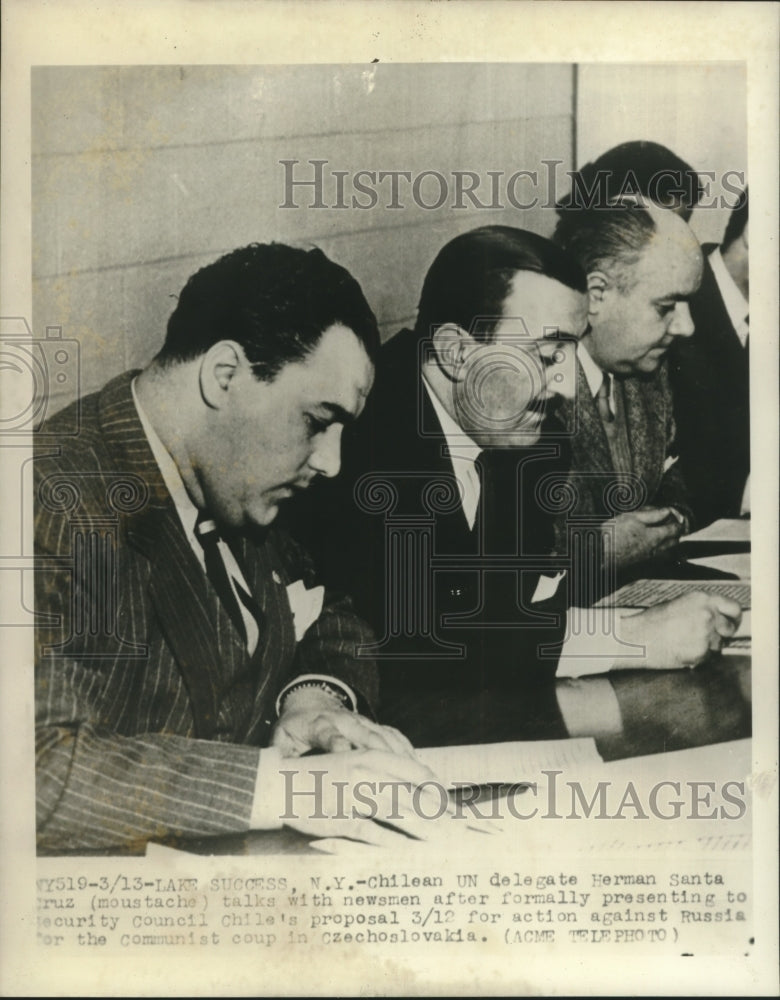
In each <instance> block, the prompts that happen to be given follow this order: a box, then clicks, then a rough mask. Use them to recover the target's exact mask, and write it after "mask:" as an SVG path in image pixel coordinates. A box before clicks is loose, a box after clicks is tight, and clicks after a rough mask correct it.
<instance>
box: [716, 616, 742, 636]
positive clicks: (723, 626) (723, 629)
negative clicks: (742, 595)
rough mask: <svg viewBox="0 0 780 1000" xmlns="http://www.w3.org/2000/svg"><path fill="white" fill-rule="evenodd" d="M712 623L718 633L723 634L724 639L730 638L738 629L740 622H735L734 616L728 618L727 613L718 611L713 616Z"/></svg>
mask: <svg viewBox="0 0 780 1000" xmlns="http://www.w3.org/2000/svg"><path fill="white" fill-rule="evenodd" d="M712 624H713V626H714V628H715V631H716V632H717V633H718V635H720V636H722V637H723V638H724V639H730V638H731V637H732V635H734V633H735V632H736V631H737V626H738V625H739V622H735V621H734V619H733V618H727V617H726V616H725V615H722V614H720V613H719V612H717V611H716V612H715V615H714V616H713V622H712Z"/></svg>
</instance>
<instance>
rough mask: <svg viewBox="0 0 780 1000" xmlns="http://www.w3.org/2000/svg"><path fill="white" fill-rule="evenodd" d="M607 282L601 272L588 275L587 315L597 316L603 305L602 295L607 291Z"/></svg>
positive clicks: (592, 272)
mask: <svg viewBox="0 0 780 1000" xmlns="http://www.w3.org/2000/svg"><path fill="white" fill-rule="evenodd" d="M609 287H610V285H609V280H608V278H607V276H606V274H604V272H603V271H591V272H590V273H589V274H588V315H589V316H597V315H598V314H599V312H600V311H601V308H602V305H603V303H604V294H605V293H606V292H607V290H608V289H609Z"/></svg>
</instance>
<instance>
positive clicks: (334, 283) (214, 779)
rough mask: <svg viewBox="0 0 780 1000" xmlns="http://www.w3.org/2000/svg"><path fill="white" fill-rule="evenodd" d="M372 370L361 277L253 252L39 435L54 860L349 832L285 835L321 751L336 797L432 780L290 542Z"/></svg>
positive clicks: (335, 461) (45, 755) (311, 254)
mask: <svg viewBox="0 0 780 1000" xmlns="http://www.w3.org/2000/svg"><path fill="white" fill-rule="evenodd" d="M377 348H378V332H377V329H376V322H375V320H374V317H373V314H372V313H371V310H370V308H369V307H368V304H367V303H366V301H365V299H364V297H363V295H362V292H361V290H360V287H359V286H358V284H357V282H356V281H355V280H354V279H353V278H352V277H351V276H350V275H349V274H348V273H347V272H346V271H345V270H344V269H343V268H341V267H339V266H338V265H336V264H334V263H332V262H331V261H329V260H328V259H327V258H326V257H325V256H324V254H322V252H321V251H319V250H310V251H303V250H294V249H291V248H289V247H285V246H282V245H277V244H272V245H269V246H260V245H252V246H250V247H246V248H244V249H242V250H237V251H234V252H233V253H232V254H228V255H227V256H225V257H223V258H221V259H220V260H219V261H217V262H215V263H214V264H212V265H209V266H208V267H206V268H203V269H202V270H201V271H199V272H198V273H197V274H196V275H194V276H193V277H192V278H190V280H189V281H188V283H187V285H186V286H185V288H184V290H183V291H182V293H181V296H180V298H179V301H178V304H177V307H176V309H175V310H174V312H173V314H172V316H171V318H170V320H169V323H168V333H167V337H166V341H165V345H164V347H163V349H162V350H161V351H160V353H159V354H158V356H157V357H156V358H155V359H154V360H153V361H152V362H151V364H150V365H149V366H148V367H147V368H146V369H144V370H143V371H141V372H136V373H132V372H129V373H125V374H124V375H120V376H119V377H117V378H115V379H114V380H113V381H111V382H109V383H108V384H107V385H106V386H105V387H104V388H103V389H102V390H101V391H99V392H97V393H94V394H92V395H91V396H87V397H86V398H84V399H82V400H80V401H79V403H75V404H73V405H71V406H70V407H68V408H67V409H65V410H64V411H63V412H61V413H59V414H57V415H55V416H54V417H53V418H51V420H50V421H49V422H48V423H47V424H45V425H44V426H43V427H42V428H41V429H40V433H39V435H38V445H37V450H36V460H35V466H34V474H35V500H36V511H35V544H36V556H37V560H38V561H37V572H36V612H37V615H38V621H39V623H40V624H39V627H38V629H37V635H36V654H37V655H36V733H37V806H38V814H37V824H38V841H39V846H40V847H41V848H43V849H48V850H61V849H72V848H91V847H101V846H106V845H109V846H110V845H115V844H127V843H132V842H143V841H145V840H147V839H149V838H150V837H161V836H166V835H181V836H188V835H189V836H196V835H200V836H202V835H208V834H218V833H225V832H233V831H243V830H247V829H250V828H268V827H274V826H280V825H281V816H282V814H283V813H284V814H285V816H286V817H287V818H288V821H289V822H291V824H292V825H297V826H299V827H300V828H301V829H304V830H305V831H306V832H309V833H312V834H318V833H320V832H323V831H324V832H328V833H333V832H334V829H333V827H331V826H329V825H328V821H321V820H319V821H317V820H310V818H308V819H306V820H304V819H301V818H300V817H298V816H297V813H295V811H294V810H292V813H293V815H288V814H290V813H291V810H290V809H289V802H288V801H287V800H286V798H285V793H286V790H287V786H285V783H284V778H283V775H282V773H281V772H282V771H284V770H285V760H284V758H289V757H296V756H299V755H300V754H302V753H305V752H307V751H308V750H310V749H320V750H324V751H326V754H325V755H324V756H319V757H317V758H316V760H315V763H316V766H317V770H319V771H323V770H325V771H328V772H329V774H330V776H331V777H333V778H334V779H337V778H342V779H345V780H352V781H355V780H357V779H358V778H366V777H371V776H373V777H378V778H380V779H382V778H384V779H390V780H392V779H397V780H403V781H410V782H412V784H419V783H420V782H422V781H425V780H427V779H429V778H431V777H432V775H431V774H430V772H429V771H428V770H427V769H426V768H424V767H422V765H420V764H419V763H418V762H417V761H416V760H414V759H413V755H412V753H411V747H410V745H409V744H408V741H406V740H405V738H404V737H403V736H401V734H400V733H397V732H396V731H395V730H392V729H389V728H387V727H384V726H379V725H377V724H376V723H375V722H373V721H371V719H370V718H368V717H367V716H368V715H370V714H372V705H373V704H374V701H375V697H376V687H377V685H376V677H375V670H374V666H373V664H372V663H370V662H367V661H366V660H365V659H362V660H360V662H358V660H357V656H356V646H357V645H359V644H360V643H362V642H367V641H370V638H371V637H370V634H369V633H368V631H367V629H366V628H365V626H363V624H362V623H361V622H360V620H359V619H358V618H356V616H355V615H354V614H353V613H352V610H351V607H350V605H349V604H348V603H347V602H346V601H345V600H339V599H337V598H334V597H332V596H331V595H325V594H324V593H323V591H322V588H320V587H317V586H316V582H315V579H314V573H313V569H312V566H311V563H310V562H309V560H308V558H307V557H306V555H305V553H304V552H303V551H302V550H301V549H300V548H299V547H298V546H297V545H295V544H294V543H293V542H292V540H291V539H290V538H289V537H288V536H287V535H286V534H285V533H284V532H283V531H282V530H281V529H279V528H278V527H277V526H275V525H274V524H273V521H274V518H275V516H276V513H277V510H278V506H279V503H280V502H281V501H282V500H283V499H285V498H286V497H288V496H291V495H292V494H293V493H296V492H298V491H300V490H302V489H305V488H306V487H307V486H308V485H309V483H310V482H311V481H312V480H313V479H314V478H315V477H316V476H318V475H321V476H332V475H335V474H336V472H337V471H338V468H339V462H340V456H339V452H340V435H341V430H342V428H343V426H344V424H345V423H346V422H348V421H350V420H352V419H353V418H354V417H356V416H357V415H358V414H359V413H360V411H361V410H362V408H363V404H364V401H365V397H366V395H367V393H368V391H369V389H370V387H371V383H372V380H373V359H374V356H375V353H376V350H377ZM204 518H206V519H208V520H207V521H204ZM204 523H207V524H208V525H209V526H210V527H209V530H208V531H207V532H206V533H205V534H204V532H203V531H202V525H203V524H204ZM207 535H208V540H204V539H206V536H207ZM212 543H213V544H212ZM210 558H211V559H212V562H211V563H210V562H209V559H210ZM214 558H216V562H215V561H213V560H214ZM261 748H263V749H261ZM333 751H342V752H340V753H334V752H333ZM343 751H351V752H343ZM301 763H302V762H301ZM286 766H287V768H288V769H289V766H290V763H289V760H288V761H287V765H286ZM327 787H328V788H329V787H330V786H327ZM324 794H325V795H326V797H327V794H328V791H327V788H326V790H325V792H324ZM321 804H322V803H321ZM327 811H328V810H327V803H325V812H327ZM345 822H347V824H348V825H347V826H344V825H343V824H342V827H341V832H344V833H348V834H349V835H350V836H362V837H364V838H365V839H369V840H371V839H372V837H374V835H375V833H374V831H376V836H380V835H381V836H382V837H385V836H387V834H386V832H385V831H383V830H380V828H378V827H376V825H375V824H371V823H370V820H368V819H363V818H356V819H355V818H353V819H349V820H348V821H345ZM323 823H324V824H325V825H324V826H323Z"/></svg>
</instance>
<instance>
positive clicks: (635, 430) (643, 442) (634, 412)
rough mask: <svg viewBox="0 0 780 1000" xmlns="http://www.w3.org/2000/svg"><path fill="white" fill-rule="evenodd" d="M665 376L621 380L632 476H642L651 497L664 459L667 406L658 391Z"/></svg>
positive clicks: (659, 373)
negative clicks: (632, 470) (632, 467)
mask: <svg viewBox="0 0 780 1000" xmlns="http://www.w3.org/2000/svg"><path fill="white" fill-rule="evenodd" d="M664 377H665V376H664V374H663V372H662V371H661V370H659V371H658V372H657V373H656V374H655V376H654V377H653V379H652V381H647V382H646V381H643V380H642V379H639V378H627V379H624V381H623V389H624V399H625V405H626V431H627V433H628V441H629V445H630V449H631V456H632V460H633V466H634V473H635V474H636V475H637V476H641V477H642V479H643V480H644V482H645V485H646V487H647V495H648V496H649V497H652V496H653V495H654V494H655V492H656V490H657V489H658V486H659V483H660V481H661V475H662V474H663V467H664V460H665V458H666V420H667V413H666V405H665V402H664V396H663V392H661V391H659V389H660V386H661V381H660V380H661V379H662V378H664Z"/></svg>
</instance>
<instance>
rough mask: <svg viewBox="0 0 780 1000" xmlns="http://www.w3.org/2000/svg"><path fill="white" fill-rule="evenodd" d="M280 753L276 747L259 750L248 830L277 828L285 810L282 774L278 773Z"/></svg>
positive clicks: (280, 760) (280, 823)
mask: <svg viewBox="0 0 780 1000" xmlns="http://www.w3.org/2000/svg"><path fill="white" fill-rule="evenodd" d="M281 762H282V754H281V752H280V751H279V750H278V749H277V747H266V748H265V749H263V750H261V751H260V763H259V764H258V765H257V778H256V779H255V797H254V799H253V801H252V814H251V816H250V817H249V828H250V830H277V829H278V828H279V827H281V826H282V825H283V823H282V819H281V817H282V814H283V813H284V811H285V802H284V776H283V775H281V774H280V773H279V767H280V765H281Z"/></svg>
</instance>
